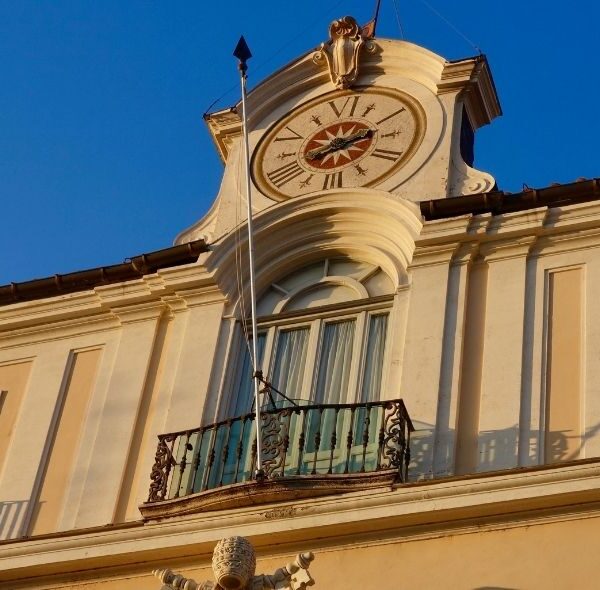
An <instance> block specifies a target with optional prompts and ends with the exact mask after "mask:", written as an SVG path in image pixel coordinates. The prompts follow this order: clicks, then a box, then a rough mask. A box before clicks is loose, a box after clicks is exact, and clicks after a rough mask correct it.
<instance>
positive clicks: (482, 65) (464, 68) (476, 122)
mask: <svg viewBox="0 0 600 590" xmlns="http://www.w3.org/2000/svg"><path fill="white" fill-rule="evenodd" d="M438 88H439V93H440V94H443V93H446V92H458V91H461V90H462V91H463V102H464V105H465V108H466V110H467V115H468V116H469V121H470V122H471V124H472V125H473V127H474V128H475V129H478V128H479V127H482V126H483V125H487V124H488V123H491V122H492V121H493V120H494V119H495V118H496V117H499V116H500V115H501V114H502V109H501V107H500V101H499V99H498V94H497V93H496V87H495V85H494V80H493V78H492V72H491V70H490V67H489V64H488V61H487V59H486V57H485V56H483V55H479V56H477V57H472V58H469V59H464V60H460V61H452V62H446V65H445V67H444V71H443V72H442V78H441V82H440V84H439V85H438Z"/></svg>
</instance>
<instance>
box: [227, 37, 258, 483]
mask: <svg viewBox="0 0 600 590" xmlns="http://www.w3.org/2000/svg"><path fill="white" fill-rule="evenodd" d="M233 55H234V57H237V58H238V60H239V64H238V69H239V71H240V84H241V88H242V131H243V140H244V161H245V169H246V204H247V207H248V263H249V267H250V306H251V320H252V366H253V368H254V373H253V375H252V380H253V381H254V407H255V408H256V472H255V477H256V479H257V480H259V481H260V480H262V479H263V477H264V472H263V469H262V448H261V433H260V422H261V415H260V399H259V398H260V378H261V370H260V367H259V364H258V361H259V359H258V333H257V332H258V328H257V323H256V288H255V276H254V232H253V227H252V185H251V182H250V147H249V142H248V125H247V123H248V119H247V115H246V80H247V75H246V72H247V70H248V65H247V63H246V62H247V60H248V59H250V58H251V57H252V53H250V48H249V47H248V44H247V43H246V40H245V39H244V37H243V36H242V37H240V40H239V41H238V44H237V46H236V48H235V50H234V52H233ZM244 319H245V318H244Z"/></svg>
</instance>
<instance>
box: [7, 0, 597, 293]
mask: <svg viewBox="0 0 600 590" xmlns="http://www.w3.org/2000/svg"><path fill="white" fill-rule="evenodd" d="M373 4H374V2H371V1H364V0H362V1H359V0H341V1H340V0H320V1H319V2H282V1H279V2H274V1H272V0H264V1H255V2H247V3H241V2H238V1H237V0H234V2H220V3H212V2H211V3H208V2H206V3H205V2H199V1H195V2H191V1H184V0H182V1H178V2H165V1H158V0H155V1H145V2H142V1H138V0H126V1H123V0H118V1H117V0H102V1H101V2H97V1H91V0H79V1H76V0H69V1H67V0H45V1H43V0H38V1H29V0H0V56H2V59H1V61H0V64H1V65H0V79H1V80H2V83H1V84H0V199H1V200H2V209H1V211H2V231H1V232H0V284H5V283H8V282H10V281H23V280H28V279H33V278H38V277H43V276H48V275H52V274H55V273H65V272H70V271H74V270H80V269H84V268H90V267H94V266H100V265H105V264H114V263H118V262H121V261H122V260H123V259H124V258H126V257H129V256H133V255H136V254H140V253H143V252H149V251H152V250H156V249H159V248H163V247H167V246H169V245H171V244H172V241H173V239H174V237H175V235H176V234H177V233H178V232H179V231H181V230H182V229H183V228H185V227H188V226H189V225H191V224H192V223H193V222H195V221H196V220H197V219H199V218H200V217H201V216H202V215H203V213H204V212H205V211H206V210H207V208H208V207H209V205H210V203H211V201H212V200H213V198H214V196H215V195H216V193H217V190H218V186H219V181H220V177H221V174H222V170H223V168H222V164H221V162H220V161H219V159H218V157H217V155H216V152H215V150H214V149H213V146H212V143H211V140H210V137H209V135H208V132H207V130H206V129H205V127H204V123H203V121H202V113H203V112H204V111H205V110H206V109H207V108H208V107H209V105H210V104H211V103H212V102H213V101H214V100H215V99H217V98H218V97H220V96H222V95H223V94H224V93H227V91H228V90H229V93H228V94H226V95H225V96H224V97H223V99H222V100H221V101H220V102H219V103H217V105H215V107H214V108H218V107H225V106H229V105H230V104H233V103H234V102H235V101H236V100H237V97H238V94H237V92H238V90H237V88H238V87H237V71H236V64H235V60H234V59H233V58H232V57H231V52H232V50H233V48H234V47H235V44H236V42H237V39H238V37H239V35H240V34H241V33H243V34H244V35H245V36H246V39H247V40H248V43H249V45H250V47H251V49H252V52H253V54H254V58H253V59H252V61H251V62H250V66H251V69H250V82H251V84H254V83H256V82H257V81H259V80H260V79H261V78H263V77H265V76H266V75H268V74H269V73H270V72H272V71H273V70H274V69H276V68H278V67H280V66H282V65H284V64H285V63H286V62H288V61H290V60H291V59H293V58H294V57H295V56H297V55H299V54H300V53H303V52H304V51H306V50H308V49H310V48H312V47H314V46H316V45H317V44H318V43H319V42H321V41H323V40H325V39H326V36H327V26H328V24H329V22H330V21H331V20H332V19H333V18H335V17H338V16H342V15H344V14H352V15H354V16H356V17H357V18H358V19H359V20H360V21H367V20H369V18H370V16H371V13H372V9H373ZM396 4H397V6H398V7H399V10H400V16H401V25H402V30H403V35H404V38H405V39H407V40H409V41H412V42H415V43H418V44H420V45H423V46H425V47H427V48H429V49H431V50H433V51H435V52H437V53H439V54H441V55H443V56H444V57H446V58H448V59H456V58H460V57H467V56H471V55H473V54H475V53H476V49H474V48H473V46H472V45H470V44H469V43H468V42H467V41H466V40H465V39H464V38H463V37H461V36H460V35H458V34H457V33H456V32H455V31H454V30H453V29H452V28H450V27H449V26H448V25H447V24H446V23H445V22H444V21H443V20H441V19H440V18H439V17H438V16H437V15H436V14H434V13H433V12H432V11H431V10H430V9H429V8H428V6H427V4H429V5H430V6H432V7H434V8H435V9H436V10H437V11H438V12H440V13H441V14H442V15H444V16H445V17H446V18H447V19H448V20H450V21H451V22H452V23H453V24H454V25H455V26H456V27H457V28H458V29H459V30H460V31H462V33H463V34H464V35H465V36H466V37H468V38H469V39H470V40H471V41H472V42H473V43H474V44H476V45H477V46H479V47H481V49H482V50H483V52H484V53H486V55H487V56H488V59H489V61H490V64H491V68H492V72H493V74H494V78H495V82H496V86H497V89H498V93H499V95H500V100H501V103H502V107H503V110H504V116H503V117H502V118H500V119H497V120H496V121H495V122H494V123H493V124H492V125H490V126H488V127H486V128H483V129H481V130H480V131H479V132H478V135H477V141H476V166H477V167H478V168H480V169H483V170H486V171H489V172H491V173H492V174H494V176H495V177H496V179H497V180H498V184H499V186H500V188H502V189H504V190H509V191H518V190H520V189H521V187H522V185H523V183H527V184H528V185H529V186H532V187H541V186H546V185H548V184H550V183H552V182H571V181H573V180H574V179H576V178H577V177H595V176H600V163H599V161H598V160H599V158H598V147H597V143H598V138H600V117H599V116H598V106H597V104H598V98H597V97H598V95H599V94H600V92H599V91H600V59H599V50H598V46H597V39H598V32H597V31H598V22H600V6H599V5H598V4H597V3H596V2H592V1H591V0H578V1H577V2H571V3H560V4H559V3H552V2H542V1H541V0H528V1H523V0H521V1H519V2H517V1H513V0H505V1H504V2H491V1H489V0H477V1H475V0H461V1H460V2H457V1H456V0H454V1H452V0H426V2H425V0H410V2H409V1H408V0H396ZM378 36H380V37H392V38H400V37H401V33H400V29H399V27H398V23H397V20H396V16H395V12H394V1H393V0H383V4H382V13H381V18H380V24H379V29H378Z"/></svg>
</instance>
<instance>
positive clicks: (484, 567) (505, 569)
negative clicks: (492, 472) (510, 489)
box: [10, 515, 600, 590]
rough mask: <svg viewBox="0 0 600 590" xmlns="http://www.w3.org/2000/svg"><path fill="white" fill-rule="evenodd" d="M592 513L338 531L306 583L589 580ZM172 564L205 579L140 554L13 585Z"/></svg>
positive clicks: (137, 576) (286, 557) (458, 589)
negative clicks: (110, 568)
mask: <svg viewBox="0 0 600 590" xmlns="http://www.w3.org/2000/svg"><path fill="white" fill-rule="evenodd" d="M599 526H600V517H598V516H597V515H594V516H593V517H589V518H581V519H576V518H572V519H565V520H557V521H554V522H547V523H546V524H530V525H527V526H523V525H520V526H505V525H497V526H493V527H490V528H486V530H481V531H477V530H476V529H471V530H466V531H465V532H462V533H460V532H459V533H457V534H447V533H441V534H427V533H425V534H424V535H423V537H422V538H421V539H419V538H413V539H409V540H404V541H403V540H402V539H400V538H395V539H394V538H390V537H389V536H388V537H387V538H385V539H383V538H378V537H377V535H374V536H373V537H372V539H370V540H369V541H366V540H364V539H362V540H353V538H352V537H346V538H344V539H343V541H342V542H338V543H333V544H327V545H321V544H314V543H312V544H310V546H306V545H302V544H298V545H297V546H296V547H295V550H296V551H303V550H313V551H314V552H315V554H316V558H315V561H314V562H313V564H312V565H311V567H310V571H311V574H312V576H313V577H314V579H315V582H316V584H315V586H314V588H316V589H319V588H322V589H342V588H363V589H365V590H369V589H373V590H376V589H378V588H381V587H382V586H384V587H390V588H394V589H398V590H405V589H410V588H418V589H419V590H439V589H440V588H448V589H450V588H451V589H452V590H484V589H487V590H492V589H494V590H532V589H536V588H552V589H556V590H563V589H564V590H568V589H570V588H592V587H594V582H593V580H595V579H596V570H597V567H596V565H597V558H596V553H597V552H596V547H597V532H598V527H599ZM294 555H295V554H294V552H293V551H292V550H290V549H287V550H286V549H284V548H283V547H282V548H278V547H271V548H269V549H263V550H261V551H260V553H259V555H258V560H257V573H272V572H273V571H274V570H275V569H277V568H279V567H282V566H283V565H285V564H286V563H288V562H290V561H292V560H293V558H294ZM170 566H172V567H173V568H174V569H176V571H177V572H178V573H182V574H183V575H186V576H188V577H192V578H194V579H195V580H196V581H198V582H202V581H204V580H211V579H213V576H212V572H211V570H210V568H209V567H208V564H207V558H206V557H204V559H195V558H194V557H191V556H190V557H187V558H185V557H182V558H181V559H179V560H178V561H175V562H169V563H168V564H162V563H160V562H152V561H150V562H146V563H144V564H137V565H135V566H132V567H131V568H129V569H127V568H122V569H121V571H120V572H119V573H117V574H116V575H115V576H114V577H109V576H106V575H103V574H101V573H99V572H95V573H92V574H91V576H92V577H91V578H88V575H85V576H84V575H82V574H77V573H73V574H71V575H69V576H68V577H66V578H63V581H62V582H61V581H59V580H53V581H49V580H48V583H47V584H46V583H41V582H39V581H35V580H31V581H27V580H23V581H21V582H15V583H11V586H10V587H11V588H12V589H14V590H17V589H21V588H34V587H35V588H36V589H37V590H43V589H45V588H50V587H51V588H54V589H56V590H58V589H65V590H66V589H67V588H68V589H69V590H139V589H144V588H145V589H148V590H150V589H152V588H155V589H157V590H158V588H159V587H160V582H159V581H158V580H157V579H156V578H154V577H152V576H150V575H149V572H150V570H151V569H153V568H155V567H170Z"/></svg>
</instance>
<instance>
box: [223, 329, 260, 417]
mask: <svg viewBox="0 0 600 590" xmlns="http://www.w3.org/2000/svg"><path fill="white" fill-rule="evenodd" d="M256 343H257V345H258V346H257V348H258V359H259V364H261V363H262V358H263V352H264V349H265V334H259V335H258V340H257V342H256ZM240 346H241V347H242V349H241V351H240V354H239V355H238V365H237V373H236V380H235V386H234V389H233V395H234V399H233V400H232V404H231V412H230V414H229V417H232V418H235V417H236V416H242V415H243V414H248V413H249V412H251V411H252V403H253V401H254V383H253V380H252V363H251V361H250V351H249V350H248V348H250V350H252V339H250V342H249V343H248V344H246V341H245V340H244V338H243V337H242V338H241V342H240Z"/></svg>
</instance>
